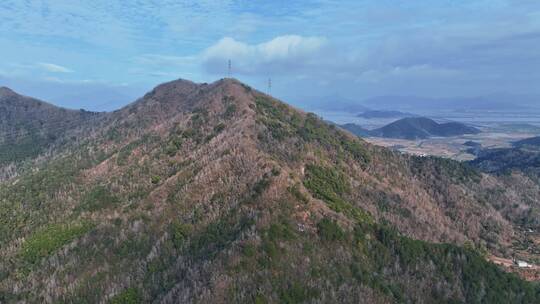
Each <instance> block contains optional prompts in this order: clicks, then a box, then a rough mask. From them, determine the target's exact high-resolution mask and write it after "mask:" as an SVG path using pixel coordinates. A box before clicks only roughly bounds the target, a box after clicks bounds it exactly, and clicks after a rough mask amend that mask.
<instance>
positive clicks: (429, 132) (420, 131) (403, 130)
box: [341, 117, 480, 140]
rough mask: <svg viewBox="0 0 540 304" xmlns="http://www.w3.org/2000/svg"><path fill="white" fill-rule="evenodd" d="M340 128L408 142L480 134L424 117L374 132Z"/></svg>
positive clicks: (457, 125) (467, 127) (353, 125)
mask: <svg viewBox="0 0 540 304" xmlns="http://www.w3.org/2000/svg"><path fill="white" fill-rule="evenodd" d="M341 127H342V128H344V129H346V130H348V131H349V132H351V133H353V134H355V135H357V136H374V137H383V138H397V139H408V140H416V139H425V138H429V137H449V136H458V135H464V134H478V133H480V130H478V129H476V128H474V127H470V126H467V125H465V124H462V123H459V122H448V123H437V122H436V121H434V120H432V119H429V118H425V117H408V118H403V119H400V120H397V121H395V122H392V123H390V124H388V125H386V126H384V127H381V128H378V129H374V130H367V129H364V128H362V127H360V126H358V125H356V124H344V125H341Z"/></svg>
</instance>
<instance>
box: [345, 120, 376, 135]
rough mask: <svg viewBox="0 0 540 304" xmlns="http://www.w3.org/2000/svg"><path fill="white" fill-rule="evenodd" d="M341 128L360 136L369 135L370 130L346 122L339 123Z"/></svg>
mask: <svg viewBox="0 0 540 304" xmlns="http://www.w3.org/2000/svg"><path fill="white" fill-rule="evenodd" d="M339 126H340V127H341V128H343V129H345V130H347V131H349V132H351V133H352V134H354V135H356V136H360V137H368V136H371V131H370V130H368V129H365V128H362V127H361V126H359V125H357V124H354V123H346V124H342V125H339Z"/></svg>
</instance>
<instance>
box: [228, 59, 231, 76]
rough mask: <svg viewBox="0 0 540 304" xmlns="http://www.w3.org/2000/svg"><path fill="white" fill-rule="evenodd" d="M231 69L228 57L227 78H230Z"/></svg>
mask: <svg viewBox="0 0 540 304" xmlns="http://www.w3.org/2000/svg"><path fill="white" fill-rule="evenodd" d="M231 70H232V62H231V60H230V59H229V65H228V69H227V77H228V78H231Z"/></svg>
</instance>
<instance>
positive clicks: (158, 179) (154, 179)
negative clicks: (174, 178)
mask: <svg viewBox="0 0 540 304" xmlns="http://www.w3.org/2000/svg"><path fill="white" fill-rule="evenodd" d="M150 181H151V182H152V184H154V185H157V184H159V182H161V176H159V175H154V176H152V178H151V179H150Z"/></svg>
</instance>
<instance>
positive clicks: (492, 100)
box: [360, 94, 540, 112]
mask: <svg viewBox="0 0 540 304" xmlns="http://www.w3.org/2000/svg"><path fill="white" fill-rule="evenodd" d="M360 104H362V105H364V106H366V107H370V108H377V109H394V110H399V111H413V112H420V111H432V110H438V111H440V110H445V111H516V110H524V109H529V108H535V109H540V106H539V105H540V97H539V96H529V95H510V94H499V95H490V96H480V97H456V98H429V97H418V96H398V95H395V96H393V95H388V96H378V97H373V98H369V99H365V100H363V101H361V102H360Z"/></svg>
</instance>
